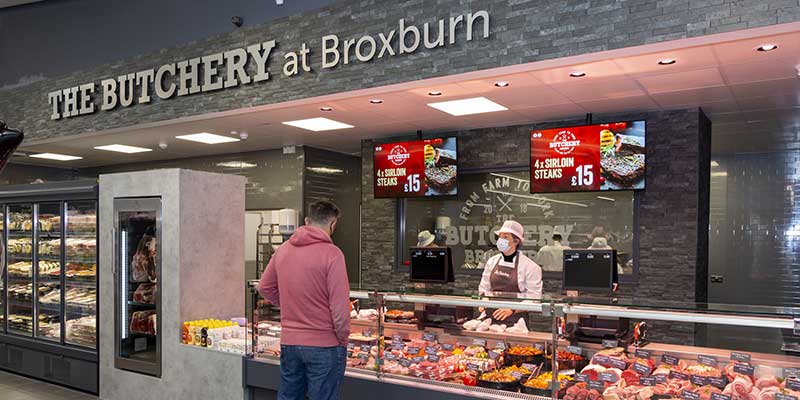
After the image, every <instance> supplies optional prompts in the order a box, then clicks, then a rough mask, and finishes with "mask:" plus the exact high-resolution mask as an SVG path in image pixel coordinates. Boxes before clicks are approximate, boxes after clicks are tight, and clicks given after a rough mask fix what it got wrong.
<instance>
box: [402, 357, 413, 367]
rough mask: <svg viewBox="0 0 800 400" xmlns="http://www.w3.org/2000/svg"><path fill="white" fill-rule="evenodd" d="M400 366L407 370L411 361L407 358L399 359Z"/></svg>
mask: <svg viewBox="0 0 800 400" xmlns="http://www.w3.org/2000/svg"><path fill="white" fill-rule="evenodd" d="M400 365H402V366H404V367H406V368H408V367H410V366H411V360H409V359H407V358H401V359H400Z"/></svg>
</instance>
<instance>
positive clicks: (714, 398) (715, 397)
mask: <svg viewBox="0 0 800 400" xmlns="http://www.w3.org/2000/svg"><path fill="white" fill-rule="evenodd" d="M711 400H731V396H729V395H727V394H722V393H711Z"/></svg>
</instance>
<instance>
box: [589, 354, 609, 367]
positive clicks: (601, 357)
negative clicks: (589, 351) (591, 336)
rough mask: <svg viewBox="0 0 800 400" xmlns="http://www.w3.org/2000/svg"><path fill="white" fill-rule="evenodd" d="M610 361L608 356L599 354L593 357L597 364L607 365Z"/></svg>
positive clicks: (593, 361)
mask: <svg viewBox="0 0 800 400" xmlns="http://www.w3.org/2000/svg"><path fill="white" fill-rule="evenodd" d="M608 362H609V358H608V356H604V355H600V354H598V355H596V356H594V357H592V363H594V364H597V365H602V366H607V365H608Z"/></svg>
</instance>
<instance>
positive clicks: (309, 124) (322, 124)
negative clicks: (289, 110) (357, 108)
mask: <svg viewBox="0 0 800 400" xmlns="http://www.w3.org/2000/svg"><path fill="white" fill-rule="evenodd" d="M283 124H284V125H289V126H293V127H295V128H300V129H307V130H309V131H314V132H321V131H332V130H335V129H347V128H352V127H353V125H348V124H345V123H342V122H339V121H334V120H332V119H328V118H309V119H300V120H297V121H286V122H283Z"/></svg>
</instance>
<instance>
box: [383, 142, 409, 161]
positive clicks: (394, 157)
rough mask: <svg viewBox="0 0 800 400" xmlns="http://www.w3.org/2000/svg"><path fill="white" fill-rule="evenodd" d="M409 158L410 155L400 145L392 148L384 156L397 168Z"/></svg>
mask: <svg viewBox="0 0 800 400" xmlns="http://www.w3.org/2000/svg"><path fill="white" fill-rule="evenodd" d="M409 157H411V154H408V150H406V148H405V147H404V146H403V145H401V144H398V145H396V146H394V147H392V151H391V152H389V155H387V156H386V158H388V159H389V161H391V162H392V164H394V165H397V166H401V165H403V164H405V163H406V160H408V158H409Z"/></svg>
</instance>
